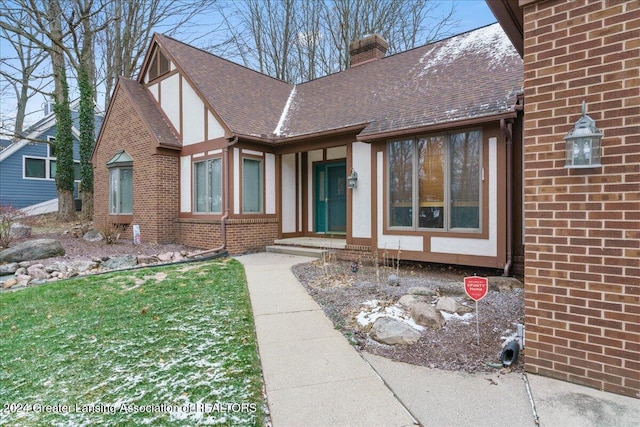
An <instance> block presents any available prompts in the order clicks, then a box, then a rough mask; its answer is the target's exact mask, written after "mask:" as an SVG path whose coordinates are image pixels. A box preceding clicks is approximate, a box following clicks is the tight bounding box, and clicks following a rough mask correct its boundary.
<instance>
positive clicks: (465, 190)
mask: <svg viewBox="0 0 640 427" xmlns="http://www.w3.org/2000/svg"><path fill="white" fill-rule="evenodd" d="M388 160H389V180H388V194H389V211H388V213H389V220H388V224H389V226H390V227H402V228H411V229H436V230H437V229H439V230H444V229H446V230H452V229H466V230H478V229H480V206H481V185H482V183H481V174H482V134H481V132H480V131H478V130H475V131H468V132H455V133H447V134H437V135H428V136H421V137H417V138H407V139H403V140H398V141H391V142H389V144H388Z"/></svg>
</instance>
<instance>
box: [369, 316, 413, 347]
mask: <svg viewBox="0 0 640 427" xmlns="http://www.w3.org/2000/svg"><path fill="white" fill-rule="evenodd" d="M370 335H371V338H373V339H374V340H376V341H378V342H381V343H383V344H389V345H397V344H399V345H410V344H415V343H417V342H418V340H419V339H420V331H418V330H416V329H415V328H413V327H412V326H411V325H409V324H408V323H407V322H403V321H402V320H398V319H395V318H393V317H389V316H385V317H380V318H379V319H378V320H376V321H375V323H374V324H373V327H372V328H371V332H370Z"/></svg>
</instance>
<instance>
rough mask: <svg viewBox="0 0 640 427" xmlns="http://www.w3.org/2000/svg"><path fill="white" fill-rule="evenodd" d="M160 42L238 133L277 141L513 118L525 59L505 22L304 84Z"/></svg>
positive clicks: (377, 133)
mask: <svg viewBox="0 0 640 427" xmlns="http://www.w3.org/2000/svg"><path fill="white" fill-rule="evenodd" d="M154 40H155V41H156V42H157V43H158V44H159V45H160V46H161V48H162V49H163V52H164V53H165V54H166V55H167V56H169V57H170V59H171V60H172V61H173V63H174V64H175V65H176V67H177V68H178V69H179V70H180V71H181V73H183V75H184V77H185V78H186V79H187V80H188V81H189V82H190V83H191V84H192V85H193V86H194V89H195V90H196V91H197V92H199V93H200V95H201V96H202V98H203V100H204V101H205V103H206V104H208V105H209V107H210V108H211V109H212V110H213V111H215V113H216V115H217V116H218V117H219V118H220V119H221V120H222V122H223V124H224V125H225V126H226V127H227V128H228V129H229V130H230V131H231V133H232V134H234V135H236V136H237V135H240V136H247V137H254V138H256V139H259V140H262V141H264V142H271V143H274V142H281V141H285V140H287V139H289V138H299V137H301V136H305V135H314V134H323V133H326V132H329V131H336V132H337V131H340V130H345V129H351V130H354V131H356V130H357V131H360V133H359V136H358V139H362V140H367V139H372V138H376V137H380V136H381V135H386V134H390V133H393V132H403V131H407V132H409V131H410V130H411V129H417V128H420V129H424V128H428V127H430V126H434V127H437V126H439V125H442V124H446V123H453V122H469V121H473V120H476V121H482V120H483V119H487V120H489V118H490V117H495V116H501V115H502V116H504V115H509V114H513V115H515V110H514V107H515V104H516V103H517V95H518V94H519V93H522V91H523V62H522V58H521V57H520V56H519V54H518V52H517V51H516V50H515V48H514V47H513V45H512V44H511V42H510V41H509V39H508V37H507V36H506V34H505V33H504V31H503V30H502V28H501V27H500V25H499V24H492V25H489V26H486V27H483V28H479V29H477V30H473V31H470V32H467V33H463V34H460V35H457V36H454V37H451V38H448V39H445V40H441V41H438V42H434V43H431V44H428V45H425V46H422V47H419V48H416V49H413V50H410V51H407V52H402V53H399V54H396V55H392V56H389V57H386V58H382V59H379V60H376V61H371V62H368V63H364V64H360V65H358V66H357V67H352V68H349V69H347V70H345V71H342V72H339V73H335V74H331V75H329V76H325V77H322V78H319V79H316V80H312V81H309V82H305V83H302V84H299V85H291V84H288V83H286V82H283V81H280V80H277V79H274V78H272V77H269V76H266V75H264V74H260V73H258V72H256V71H253V70H250V69H248V68H246V67H243V66H241V65H238V64H235V63H233V62H230V61H228V60H225V59H222V58H220V57H218V56H215V55H212V54H210V53H207V52H205V51H203V50H200V49H197V48H194V47H192V46H189V45H187V44H184V43H182V42H179V41H177V40H174V39H172V38H170V37H167V36H164V35H159V34H156V35H155V36H154ZM152 46H153V42H152ZM150 50H151V49H150ZM142 76H143V74H142V73H141V76H140V78H139V81H140V82H142ZM147 97H148V95H147Z"/></svg>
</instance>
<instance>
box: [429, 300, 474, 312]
mask: <svg viewBox="0 0 640 427" xmlns="http://www.w3.org/2000/svg"><path fill="white" fill-rule="evenodd" d="M436 310H442V311H446V312H447V313H458V314H464V313H471V312H472V311H473V310H472V309H471V308H470V307H466V306H464V305H462V304H460V303H459V302H458V301H456V300H455V299H453V298H451V297H442V298H440V299H439V300H438V303H437V304H436Z"/></svg>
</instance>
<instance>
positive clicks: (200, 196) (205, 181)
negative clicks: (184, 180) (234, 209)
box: [193, 158, 222, 213]
mask: <svg viewBox="0 0 640 427" xmlns="http://www.w3.org/2000/svg"><path fill="white" fill-rule="evenodd" d="M193 175H194V177H193V181H194V193H195V197H194V211H195V212H203V213H222V159H220V158H216V159H209V160H205V161H203V162H197V163H194V165H193Z"/></svg>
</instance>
